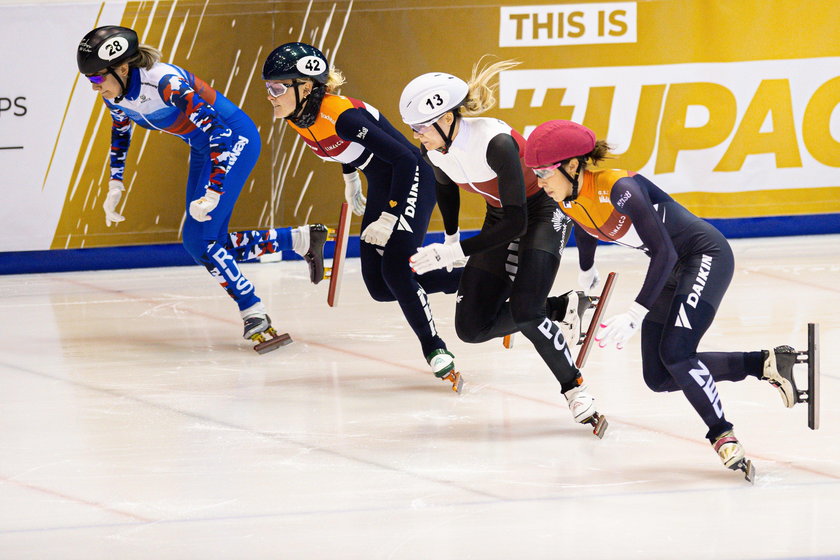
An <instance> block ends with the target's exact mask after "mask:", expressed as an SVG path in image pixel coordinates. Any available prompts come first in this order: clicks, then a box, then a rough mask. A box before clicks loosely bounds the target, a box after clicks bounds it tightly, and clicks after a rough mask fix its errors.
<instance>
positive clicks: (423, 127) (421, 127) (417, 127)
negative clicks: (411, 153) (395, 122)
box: [408, 117, 440, 134]
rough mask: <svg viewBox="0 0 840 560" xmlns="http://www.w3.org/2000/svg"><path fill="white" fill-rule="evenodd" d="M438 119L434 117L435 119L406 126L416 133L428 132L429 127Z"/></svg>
mask: <svg viewBox="0 0 840 560" xmlns="http://www.w3.org/2000/svg"><path fill="white" fill-rule="evenodd" d="M439 118H440V117H438V119H439ZM438 119H435V120H433V121H429V122H425V123H418V124H410V125H408V126H409V127H410V128H411V130H413V131H414V132H416V133H417V134H426V133H427V132H429V129H431V128H432V125H433V124H435V123H436V122H437V121H438Z"/></svg>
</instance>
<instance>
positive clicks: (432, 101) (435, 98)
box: [426, 93, 443, 109]
mask: <svg viewBox="0 0 840 560" xmlns="http://www.w3.org/2000/svg"><path fill="white" fill-rule="evenodd" d="M426 105H428V106H429V109H437V108H438V107H440V106H441V105H443V98H442V97H441V96H440V94H439V93H436V94H434V95H431V96H429V97H427V98H426Z"/></svg>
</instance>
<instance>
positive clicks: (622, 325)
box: [595, 301, 648, 350]
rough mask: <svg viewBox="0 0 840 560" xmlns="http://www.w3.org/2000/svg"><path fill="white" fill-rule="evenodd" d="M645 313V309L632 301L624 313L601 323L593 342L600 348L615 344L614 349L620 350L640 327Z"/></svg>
mask: <svg viewBox="0 0 840 560" xmlns="http://www.w3.org/2000/svg"><path fill="white" fill-rule="evenodd" d="M647 312H648V310H647V309H645V308H644V307H643V306H641V305H639V304H638V303H636V302H635V301H634V302H633V303H632V304H631V305H630V309H629V310H628V311H627V312H626V313H622V314H620V315H614V316H612V317H610V318H609V319H607V320H606V321H604V322H603V323H601V325H600V326H601V328H600V329H599V330H598V333H597V334H596V335H595V342H597V343H598V346H600V347H601V348H603V347H604V346H606V345H607V344H610V343H611V342H615V347H616V348H618V349H619V350H621V349H622V348H624V344H625V343H626V342H627V341H628V340H630V337H631V336H633V333H635V332H636V331H637V330H639V327H640V326H642V319H644V318H645V315H647Z"/></svg>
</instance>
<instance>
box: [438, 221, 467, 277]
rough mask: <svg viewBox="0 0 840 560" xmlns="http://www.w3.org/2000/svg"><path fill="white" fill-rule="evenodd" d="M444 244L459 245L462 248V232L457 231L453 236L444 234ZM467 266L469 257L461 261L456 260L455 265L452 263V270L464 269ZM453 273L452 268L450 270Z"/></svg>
mask: <svg viewBox="0 0 840 560" xmlns="http://www.w3.org/2000/svg"><path fill="white" fill-rule="evenodd" d="M443 244H444V245H458V246H459V248H460V245H461V230H460V229H459V230H457V231H456V232H455V233H453V234H452V235H449V234H448V233H446V232H444V234H443ZM465 266H467V257H463V258H460V259H456V260H455V262H454V263H452V268H464V267H465ZM449 270H450V272H451V270H452V269H451V268H450V269H449Z"/></svg>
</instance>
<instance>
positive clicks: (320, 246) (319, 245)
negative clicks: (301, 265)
mask: <svg viewBox="0 0 840 560" xmlns="http://www.w3.org/2000/svg"><path fill="white" fill-rule="evenodd" d="M304 227H308V228H309V248H308V249H307V250H306V253H305V254H304V255H303V259H304V260H305V261H306V264H308V265H309V280H310V281H311V282H312V283H313V284H317V283H318V282H320V281H321V280H323V279H324V245H325V244H326V243H327V236H328V234H329V228H327V226H325V225H324V224H312V225H309V226H304Z"/></svg>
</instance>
